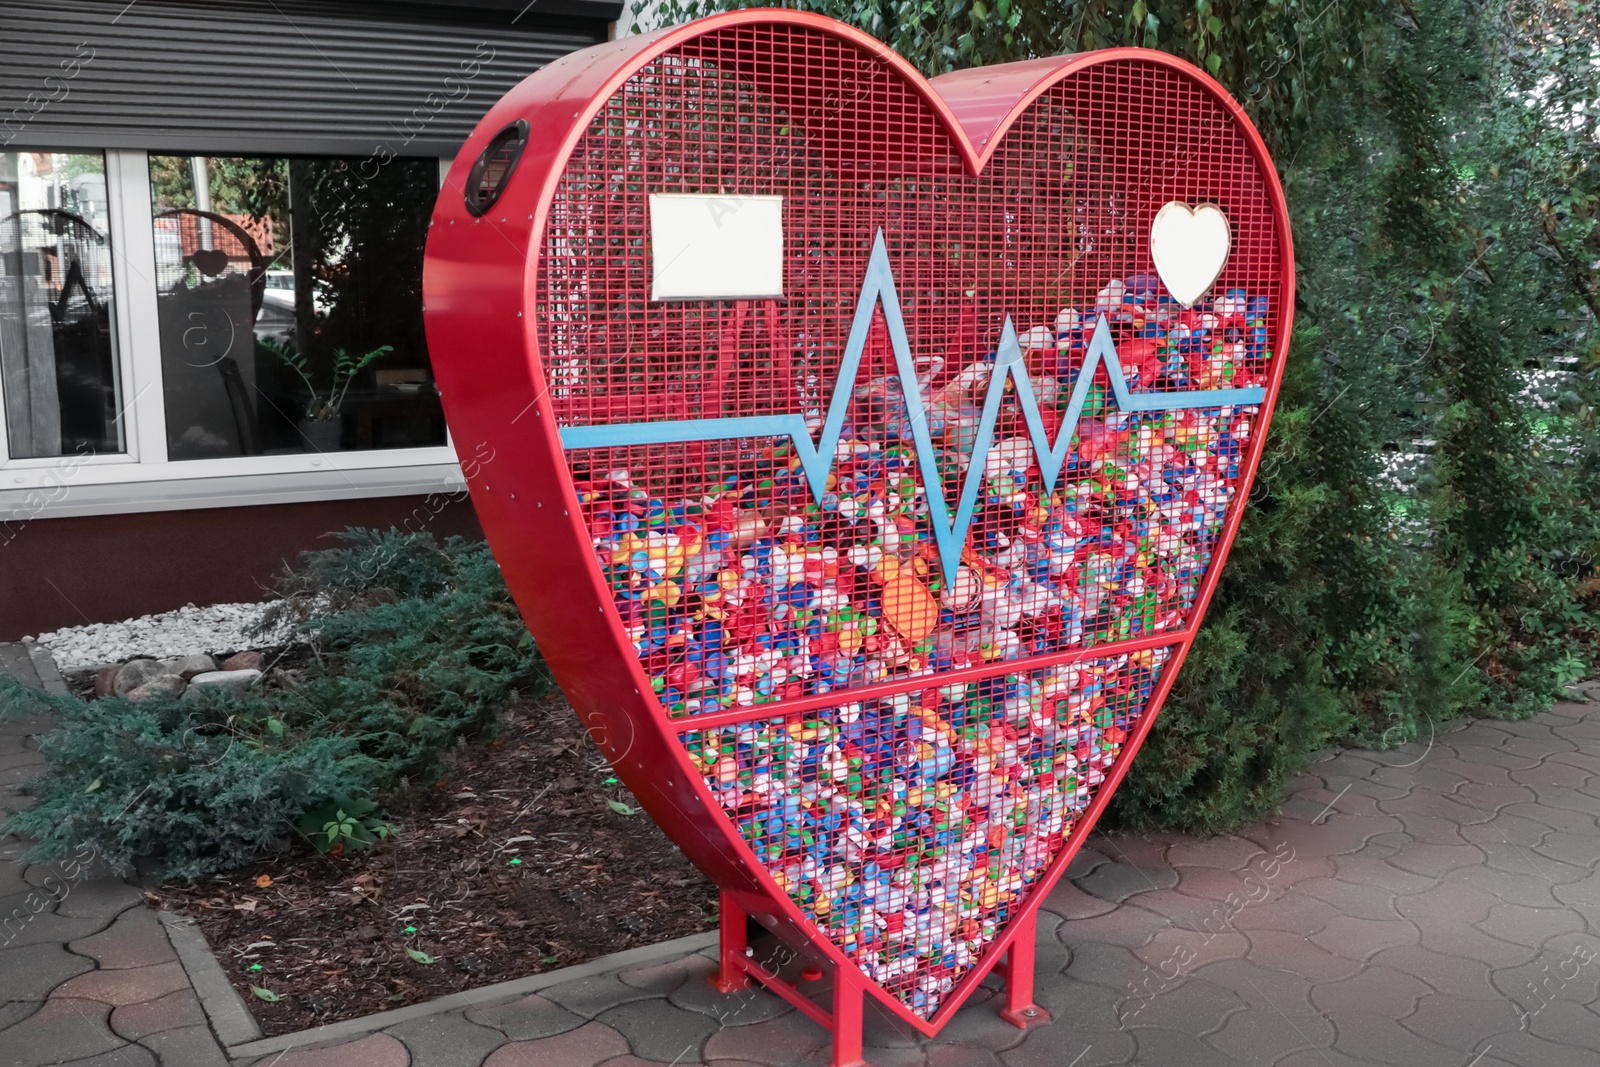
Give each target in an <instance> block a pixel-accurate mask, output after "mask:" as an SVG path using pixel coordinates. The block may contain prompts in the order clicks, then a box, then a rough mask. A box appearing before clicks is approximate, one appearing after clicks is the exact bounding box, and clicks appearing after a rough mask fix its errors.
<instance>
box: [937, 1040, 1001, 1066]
mask: <svg viewBox="0 0 1600 1067" xmlns="http://www.w3.org/2000/svg"><path fill="white" fill-rule="evenodd" d="M926 1062H927V1064H928V1067H999V1064H1000V1061H999V1060H998V1059H996V1058H995V1054H994V1053H993V1052H990V1051H989V1050H988V1049H985V1048H974V1047H973V1046H972V1045H947V1044H945V1043H944V1042H942V1041H941V1042H940V1043H938V1044H937V1045H929V1046H928V1051H927V1057H926Z"/></svg>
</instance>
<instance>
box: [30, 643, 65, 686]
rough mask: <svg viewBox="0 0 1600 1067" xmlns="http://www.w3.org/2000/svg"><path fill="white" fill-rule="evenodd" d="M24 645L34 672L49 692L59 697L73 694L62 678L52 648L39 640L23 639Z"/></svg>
mask: <svg viewBox="0 0 1600 1067" xmlns="http://www.w3.org/2000/svg"><path fill="white" fill-rule="evenodd" d="M22 647H23V648H25V649H27V650H28V658H29V659H30V660H32V661H33V670H34V673H35V674H37V675H38V676H39V682H40V684H41V685H43V686H44V690H45V692H47V693H53V694H55V695H56V696H58V697H66V696H71V695H72V690H70V689H68V688H67V683H66V682H65V681H63V680H62V678H61V671H60V670H59V669H58V668H57V667H56V661H55V657H54V656H52V655H50V650H49V649H48V648H45V647H44V646H43V645H41V644H40V643H39V642H37V641H23V642H22Z"/></svg>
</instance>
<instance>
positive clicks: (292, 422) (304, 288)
mask: <svg viewBox="0 0 1600 1067" xmlns="http://www.w3.org/2000/svg"><path fill="white" fill-rule="evenodd" d="M438 181H439V170H438V163H437V161H435V160H432V159H426V160H391V161H389V162H388V163H386V164H384V165H382V166H379V165H378V164H377V163H376V161H375V160H373V159H364V160H346V159H320V158H317V159H311V158H290V159H283V158H257V157H220V156H213V157H209V158H208V157H202V156H151V157H150V182H151V191H152V198H153V204H152V208H153V213H154V217H155V256H156V286H157V289H158V290H159V292H160V297H159V301H160V321H161V366H162V384H163V388H164V389H165V391H166V410H167V449H168V456H169V458H171V459H174V460H181V459H213V458H221V457H227V456H252V455H281V454H289V453H298V452H331V451H335V450H338V449H372V448H412V447H418V446H424V445H442V444H444V443H445V429H444V415H443V412H442V411H441V409H440V406H439V396H438V392H437V390H435V388H434V385H433V372H432V370H431V369H430V367H429V364H428V351H427V345H426V342H425V340H424V337H423V327H422V252H423V244H424V242H425V241H426V239H427V232H428V216H429V214H430V213H431V212H432V210H433V201H434V197H435V196H436V194H437V192H438Z"/></svg>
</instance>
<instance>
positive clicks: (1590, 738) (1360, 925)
mask: <svg viewBox="0 0 1600 1067" xmlns="http://www.w3.org/2000/svg"><path fill="white" fill-rule="evenodd" d="M40 725H41V724H38V723H34V724H27V723H18V722H16V721H14V720H13V721H9V722H8V721H5V720H0V807H5V806H7V805H12V806H15V805H16V804H18V803H25V802H26V800H25V798H23V799H21V800H19V799H18V798H17V797H15V796H14V795H13V792H14V788H15V783H16V782H17V781H18V779H19V776H25V774H26V773H31V771H32V769H33V768H35V767H37V766H38V763H39V760H38V754H37V751H36V750H35V748H34V746H33V743H32V742H31V741H30V740H28V737H27V735H28V733H29V731H30V729H32V730H37V729H38V728H40ZM1158 728H1159V727H1158ZM20 851H21V844H20V843H19V842H16V841H0V919H3V917H4V916H7V915H13V916H14V915H15V914H16V909H18V908H23V909H24V910H28V909H31V908H34V907H35V906H37V907H38V912H37V914H32V913H31V912H30V914H29V917H28V918H26V919H25V920H24V921H22V922H20V923H19V922H12V923H11V924H10V925H8V926H5V927H4V928H3V929H0V1067H38V1065H43V1064H56V1063H74V1064H82V1065H94V1067H134V1065H154V1064H157V1063H159V1064H161V1065H163V1067H212V1065H225V1064H229V1063H230V1060H229V1057H228V1056H227V1055H225V1053H224V1050H223V1049H222V1047H221V1046H220V1045H219V1044H218V1043H217V1042H216V1040H215V1039H214V1036H213V1033H212V1031H211V1030H210V1029H209V1028H208V1027H207V1025H206V1018H205V1016H204V1014H203V1013H202V1012H201V1010H200V1007H199V1003H198V1000H197V998H196V997H195V994H194V992H193V991H192V990H191V988H190V985H189V982H188V979H187V977H186V975H185V972H184V971H183V969H182V968H181V967H180V966H179V964H178V963H177V962H176V957H175V956H174V955H173V951H172V949H171V947H170V945H168V943H167V941H166V938H165V936H164V934H163V931H162V928H161V925H160V924H159V923H157V922H156V920H155V917H154V915H153V913H151V912H150V911H149V910H148V909H146V908H145V907H144V906H143V905H142V904H141V902H140V894H139V893H138V892H137V891H136V890H134V889H133V888H131V887H128V886H126V885H124V884H122V883H121V882H118V881H116V880H114V879H109V878H104V877H97V876H94V875H93V874H92V872H90V873H89V874H88V875H86V876H83V875H80V876H79V877H77V878H76V880H73V879H71V878H69V877H67V876H68V875H69V874H74V873H77V872H71V871H68V870H64V869H61V868H60V865H57V867H56V868H46V867H41V866H37V865H35V866H30V867H23V866H21V865H19V864H17V863H15V862H11V861H12V860H13V859H14V857H15V855H16V854H17V853H18V852H20ZM1597 867H1600V704H1583V705H1576V704H1563V705H1559V706H1558V707H1557V708H1556V709H1555V710H1554V711H1552V712H1551V713H1549V714H1547V715H1542V716H1540V717H1538V718H1536V719H1534V720H1531V721H1528V722H1522V723H1503V722H1492V721H1479V722H1469V723H1462V724H1457V725H1454V726H1451V727H1447V728H1445V729H1444V730H1442V731H1441V732H1440V733H1439V734H1438V736H1436V737H1433V738H1431V739H1427V740H1424V741H1419V742H1417V743H1415V744H1413V745H1410V746H1407V747H1406V748H1403V749H1400V750H1397V751H1394V752H1387V753H1362V752H1343V753H1337V754H1331V755H1330V756H1329V757H1327V758H1325V759H1323V760H1322V761H1321V762H1319V763H1317V764H1316V765H1314V766H1313V767H1312V768H1310V770H1309V771H1308V772H1307V773H1305V774H1303V775H1301V776H1300V777H1299V778H1297V779H1296V780H1295V781H1294V783H1293V784H1292V786H1291V788H1290V791H1289V795H1288V797H1287V799H1286V801H1285V803H1284V807H1283V811H1282V814H1281V816H1280V817H1278V818H1275V819H1273V820H1269V821H1268V822H1266V823H1264V824H1258V825H1255V826H1251V827H1248V828H1246V829H1244V830H1243V831H1241V832H1240V833H1238V834H1235V835H1230V836H1226V837H1220V838H1214V839H1211V840H1205V841H1200V840H1194V839H1191V838H1186V837H1180V836H1175V835H1174V836H1150V837H1138V838H1133V837H1122V836H1115V837H1107V836H1097V837H1095V838H1093V839H1092V840H1091V842H1090V847H1089V848H1087V849H1085V850H1084V851H1083V852H1082V853H1081V854H1080V856H1079V858H1078V860H1077V862H1076V864H1075V866H1074V868H1073V869H1072V871H1071V872H1070V880H1067V881H1063V883H1062V884H1061V886H1060V887H1058V888H1057V890H1056V891H1055V892H1054V893H1053V894H1052V895H1051V897H1050V899H1049V900H1048V901H1047V902H1046V906H1045V907H1046V910H1045V911H1044V912H1042V913H1041V923H1040V939H1039V950H1038V973H1039V977H1038V987H1037V991H1038V1000H1039V1002H1040V1004H1041V1005H1042V1006H1043V1007H1045V1008H1046V1009H1048V1010H1049V1011H1050V1012H1051V1014H1052V1015H1053V1016H1054V1020H1055V1021H1054V1023H1053V1025H1049V1026H1044V1027H1040V1028H1037V1029H1034V1030H1031V1031H1028V1032H1022V1031H1019V1030H1016V1029H1013V1028H1012V1027H1010V1026H1008V1025H1007V1024H1005V1023H1004V1022H1002V1021H1000V1020H999V1019H998V1018H997V1017H996V1014H995V1007H996V1005H995V1001H996V999H997V994H996V993H995V992H993V991H991V990H985V991H983V992H982V994H981V995H980V996H979V997H977V998H974V1000H973V1001H972V1002H970V1003H969V1005H968V1006H967V1007H966V1008H964V1009H963V1010H962V1011H961V1012H960V1013H958V1015H957V1016H956V1017H955V1019H954V1020H953V1021H952V1022H951V1024H950V1025H949V1026H948V1027H946V1029H945V1030H944V1032H943V1033H942V1034H940V1036H939V1037H938V1038H936V1039H933V1040H927V1039H923V1038H920V1037H917V1036H915V1035H913V1034H911V1033H908V1032H906V1031H905V1030H904V1029H903V1028H902V1027H899V1026H897V1025H896V1024H895V1023H893V1022H892V1021H891V1020H889V1019H888V1018H887V1017H886V1016H885V1015H883V1014H881V1013H874V1014H872V1015H871V1016H870V1021H869V1026H868V1033H867V1045H868V1048H867V1059H868V1060H869V1061H870V1062H871V1063H872V1064H873V1065H874V1067H923V1065H927V1067H979V1065H983V1067H1001V1065H1003V1067H1047V1065H1048V1067H1098V1065H1109V1064H1137V1065H1139V1067H1213V1065H1261V1067H1354V1065H1368V1064H1395V1065H1402V1064H1403V1065H1406V1067H1435V1065H1436V1067H1497V1065H1498V1067H1504V1065H1518V1067H1564V1065H1567V1064H1572V1065H1579V1064H1583V1065H1592V1064H1595V1063H1597V1062H1600V937H1597V936H1596V935H1597V929H1596V927H1597V925H1600V923H1597V917H1600V872H1597ZM52 876H53V877H54V880H53V881H52ZM63 887H64V888H63ZM711 969H712V964H711V960H710V959H709V958H708V953H705V952H701V953H688V954H681V955H676V956H673V957H670V958H666V959H663V960H658V961H655V962H652V963H650V964H647V965H642V966H633V967H628V968H622V969H617V970H612V971H605V972H600V973H595V974H590V975H587V976H585V977H582V978H577V979H575V980H571V981H566V982H561V983H560V984H555V985H551V986H548V987H546V988H542V989H540V990H539V991H538V992H537V993H533V994H529V995H523V996H519V997H516V998H513V999H509V1000H504V1001H502V1002H482V1003H479V1004H477V1005H474V1006H470V1007H462V1006H457V1007H454V1008H451V1009H449V1010H441V1011H438V1012H434V1013H432V1014H427V1015H422V1016H420V1017H413V1018H410V1019H407V1020H406V1021H403V1022H393V1023H392V1024H390V1025H387V1026H385V1027H384V1028H382V1029H380V1030H376V1031H375V1032H368V1033H357V1034H352V1033H350V1032H349V1028H348V1027H346V1028H345V1030H344V1031H343V1032H342V1033H341V1034H339V1036H338V1038H337V1040H333V1041H330V1040H329V1039H330V1038H333V1037H334V1036H335V1034H334V1033H332V1032H323V1033H321V1034H318V1033H316V1032H312V1033H310V1034H306V1035H300V1036H299V1037H297V1038H293V1039H286V1040H284V1041H280V1042H274V1043H269V1044H262V1043H256V1044H255V1045H254V1046H251V1045H242V1046H240V1045H236V1046H234V1047H233V1049H232V1051H233V1053H234V1056H233V1058H232V1060H231V1064H232V1067H600V1065H604V1067H650V1065H652V1064H677V1065H679V1067H683V1065H688V1064H712V1065H715V1067H750V1065H763V1067H790V1065H805V1067H810V1065H816V1064H825V1063H827V1062H828V1061H827V1048H826V1035H825V1034H824V1033H823V1031H822V1030H821V1029H820V1028H818V1027H817V1026H815V1025H814V1024H813V1023H811V1022H810V1021H809V1020H808V1019H806V1018H805V1017H804V1016H802V1015H800V1014H799V1013H797V1012H796V1011H794V1010H793V1009H791V1008H790V1007H789V1006H788V1005H786V1004H785V1003H783V1002H782V1001H780V1000H777V999H776V998H774V997H772V996H770V995H768V994H765V993H761V992H759V991H755V992H750V993H747V994H742V995H738V996H732V997H725V996H719V995H717V994H715V993H713V992H712V991H711V989H710V988H709V987H708V986H707V985H706V982H705V976H706V975H707V974H709V973H710V971H711Z"/></svg>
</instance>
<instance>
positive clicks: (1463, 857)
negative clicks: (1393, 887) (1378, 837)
mask: <svg viewBox="0 0 1600 1067" xmlns="http://www.w3.org/2000/svg"><path fill="white" fill-rule="evenodd" d="M1408 836H1409V835H1408ZM1483 861H1484V851H1483V849H1481V848H1479V847H1478V846H1477V845H1469V844H1460V845H1434V844H1428V843H1427V842H1425V841H1416V840H1413V841H1411V842H1409V843H1407V844H1405V845H1403V846H1401V847H1400V848H1399V849H1398V850H1397V851H1396V853H1395V855H1393V856H1390V857H1389V859H1388V861H1387V862H1388V863H1389V865H1390V866H1392V867H1398V868H1399V869H1400V870H1402V871H1409V872H1410V873H1412V874H1416V875H1421V876H1422V877H1424V878H1433V879H1439V878H1443V877H1444V876H1445V875H1447V874H1449V873H1450V872H1451V871H1454V870H1459V869H1460V868H1462V867H1476V866H1478V865H1479V864H1481V863H1483Z"/></svg>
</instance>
